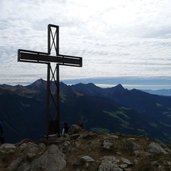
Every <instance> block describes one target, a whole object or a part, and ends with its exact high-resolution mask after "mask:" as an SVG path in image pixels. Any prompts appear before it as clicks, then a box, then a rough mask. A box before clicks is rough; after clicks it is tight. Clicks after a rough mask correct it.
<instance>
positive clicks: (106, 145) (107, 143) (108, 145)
mask: <svg viewBox="0 0 171 171" xmlns="http://www.w3.org/2000/svg"><path fill="white" fill-rule="evenodd" d="M112 146H113V143H112V142H111V141H109V140H104V141H103V148H104V149H107V150H109V149H111V148H112Z"/></svg>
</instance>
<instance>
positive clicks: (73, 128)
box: [68, 124, 82, 134]
mask: <svg viewBox="0 0 171 171" xmlns="http://www.w3.org/2000/svg"><path fill="white" fill-rule="evenodd" d="M81 130H82V129H81V127H80V126H78V125H76V124H73V125H71V127H70V128H69V130H68V133H69V134H77V133H79V132H80V131H81Z"/></svg>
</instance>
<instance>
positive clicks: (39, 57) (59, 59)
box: [18, 24, 82, 139]
mask: <svg viewBox="0 0 171 171" xmlns="http://www.w3.org/2000/svg"><path fill="white" fill-rule="evenodd" d="M47 35H48V40H47V42H48V43H47V46H48V49H47V50H48V52H47V53H46V52H38V51H30V50H23V49H19V50H18V61H19V62H31V63H41V64H47V97H46V118H47V139H48V137H49V135H50V134H56V133H57V134H58V136H60V119H61V118H60V116H61V115H60V80H59V66H60V65H64V66H73V67H82V58H81V57H76V56H69V55H61V54H60V53H59V26H56V25H53V24H49V25H48V34H47ZM52 53H55V55H51V54H52ZM51 63H56V67H55V69H53V67H52V65H51ZM54 86H55V87H56V91H55V92H54V91H53V88H54ZM54 96H56V97H54ZM52 104H53V105H52ZM53 106H54V109H55V111H56V112H55V113H53Z"/></svg>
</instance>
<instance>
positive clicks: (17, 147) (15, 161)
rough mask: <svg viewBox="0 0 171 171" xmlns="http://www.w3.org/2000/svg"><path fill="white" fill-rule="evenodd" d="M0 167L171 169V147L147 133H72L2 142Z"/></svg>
mask: <svg viewBox="0 0 171 171" xmlns="http://www.w3.org/2000/svg"><path fill="white" fill-rule="evenodd" d="M0 171H171V148H170V147H169V146H168V145H164V144H161V143H159V142H156V141H153V140H149V139H147V138H144V137H136V136H128V135H121V134H120V135H119V134H117V135H116V134H96V133H93V132H88V131H85V130H81V129H80V128H79V127H78V126H76V125H73V126H72V128H71V129H70V134H69V135H65V136H64V137H60V138H57V137H55V136H54V137H51V138H49V140H48V141H47V140H40V141H38V142H33V141H30V140H23V141H21V142H19V143H17V144H7V143H6V144H3V145H1V146H0Z"/></svg>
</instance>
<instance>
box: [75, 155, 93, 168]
mask: <svg viewBox="0 0 171 171" xmlns="http://www.w3.org/2000/svg"><path fill="white" fill-rule="evenodd" d="M95 165H96V163H95V160H94V159H93V158H92V157H90V156H83V157H81V158H80V159H78V160H77V161H76V162H75V163H74V164H73V166H74V168H76V169H77V170H79V171H85V170H87V171H88V170H95V169H94V168H95Z"/></svg>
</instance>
